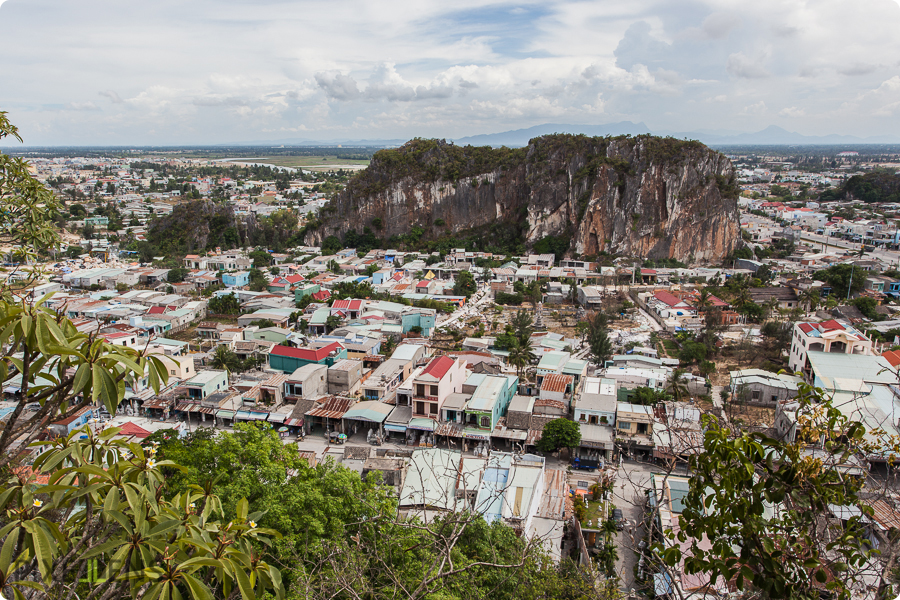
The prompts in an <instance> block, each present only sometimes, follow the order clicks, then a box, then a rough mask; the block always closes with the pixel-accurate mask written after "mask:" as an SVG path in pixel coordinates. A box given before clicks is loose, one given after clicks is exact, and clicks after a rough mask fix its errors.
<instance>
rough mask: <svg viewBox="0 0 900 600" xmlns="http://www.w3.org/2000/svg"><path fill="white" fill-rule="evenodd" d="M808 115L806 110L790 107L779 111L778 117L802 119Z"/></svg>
mask: <svg viewBox="0 0 900 600" xmlns="http://www.w3.org/2000/svg"><path fill="white" fill-rule="evenodd" d="M805 114H806V109H804V108H797V107H796V106H789V107H786V108H782V109H781V110H780V111H778V115H779V116H782V117H802V116H804V115H805Z"/></svg>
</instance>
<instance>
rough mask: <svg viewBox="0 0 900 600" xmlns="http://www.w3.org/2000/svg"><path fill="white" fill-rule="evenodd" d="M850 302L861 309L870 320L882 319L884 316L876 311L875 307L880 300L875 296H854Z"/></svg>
mask: <svg viewBox="0 0 900 600" xmlns="http://www.w3.org/2000/svg"><path fill="white" fill-rule="evenodd" d="M850 304H852V305H853V306H855V307H856V308H858V309H859V312H861V313H862V314H863V315H865V317H866V318H867V319H869V320H870V321H880V320H882V318H883V317H881V315H879V314H878V313H877V312H875V307H876V306H878V301H877V300H875V298H870V297H868V296H860V297H859V298H854V299H853V300H851V301H850Z"/></svg>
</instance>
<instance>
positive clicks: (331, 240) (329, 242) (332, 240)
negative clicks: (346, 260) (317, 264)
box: [322, 235, 344, 256]
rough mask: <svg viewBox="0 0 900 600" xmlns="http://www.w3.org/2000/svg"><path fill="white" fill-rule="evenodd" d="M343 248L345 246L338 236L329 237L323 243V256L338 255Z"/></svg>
mask: <svg viewBox="0 0 900 600" xmlns="http://www.w3.org/2000/svg"><path fill="white" fill-rule="evenodd" d="M343 247H344V245H343V244H341V240H339V239H338V237H337V236H334V235H329V236H328V237H327V238H325V240H324V241H323V242H322V255H323V256H328V255H329V254H337V253H338V252H340V251H341V249H342V248H343Z"/></svg>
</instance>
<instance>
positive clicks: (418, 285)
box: [416, 281, 428, 288]
mask: <svg viewBox="0 0 900 600" xmlns="http://www.w3.org/2000/svg"><path fill="white" fill-rule="evenodd" d="M416 287H417V288H420V287H428V282H427V281H420V282H419V283H417V284H416Z"/></svg>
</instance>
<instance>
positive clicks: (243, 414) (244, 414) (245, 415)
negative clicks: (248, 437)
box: [234, 410, 253, 421]
mask: <svg viewBox="0 0 900 600" xmlns="http://www.w3.org/2000/svg"><path fill="white" fill-rule="evenodd" d="M234 418H235V419H244V420H245V421H250V420H252V419H253V417H251V416H250V413H249V412H247V411H246V410H239V411H237V413H236V414H235V415H234Z"/></svg>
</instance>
